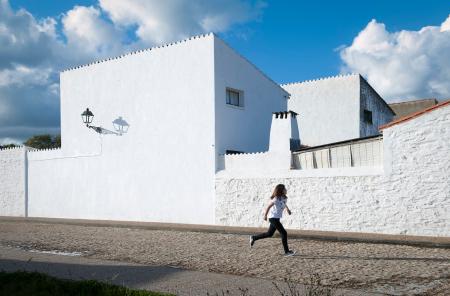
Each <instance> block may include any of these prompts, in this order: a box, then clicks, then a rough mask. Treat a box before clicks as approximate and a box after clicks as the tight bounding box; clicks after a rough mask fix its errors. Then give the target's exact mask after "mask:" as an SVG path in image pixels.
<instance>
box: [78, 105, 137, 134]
mask: <svg viewBox="0 0 450 296" xmlns="http://www.w3.org/2000/svg"><path fill="white" fill-rule="evenodd" d="M81 118H82V119H83V123H84V124H86V126H87V127H88V128H91V129H93V130H94V131H96V132H97V133H99V134H114V135H117V136H121V135H122V134H124V133H126V132H127V131H128V128H129V127H130V125H129V124H128V122H126V121H125V120H124V119H123V118H122V117H119V118H117V119H116V120H114V121H113V125H114V129H115V130H116V132H114V131H110V130H107V129H105V128H103V127H101V126H93V125H91V123H92V121H93V120H94V113H92V111H91V110H89V108H86V110H85V111H83V113H81Z"/></svg>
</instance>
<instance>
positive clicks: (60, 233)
mask: <svg viewBox="0 0 450 296" xmlns="http://www.w3.org/2000/svg"><path fill="white" fill-rule="evenodd" d="M289 243H290V246H291V247H292V248H294V249H296V250H297V251H298V255H297V256H295V257H291V258H286V257H283V256H281V253H282V247H281V243H280V239H279V238H272V239H267V240H263V241H258V242H257V243H256V245H255V246H254V248H253V249H249V247H248V236H246V235H237V234H223V233H203V232H192V231H164V230H148V229H136V228H125V227H99V226H83V225H63V224H46V223H38V222H33V223H25V222H20V221H9V222H7V221H1V222H0V246H10V247H15V248H22V249H27V250H33V249H34V250H41V251H42V250H44V251H45V250H47V251H49V250H58V251H64V252H80V253H81V255H82V257H83V258H80V260H84V259H89V260H90V259H92V260H112V261H118V262H127V263H128V264H131V263H133V264H135V263H137V264H143V265H145V266H176V267H178V268H182V269H184V270H196V271H198V272H207V273H208V274H209V273H225V274H229V275H235V276H236V275H238V276H245V277H248V278H259V279H264V280H266V283H267V285H269V286H270V285H271V281H273V280H283V279H288V280H289V281H292V282H296V283H308V282H309V280H310V276H311V274H314V273H316V274H318V275H319V276H320V278H321V279H322V283H323V284H325V285H328V286H333V285H336V286H338V287H339V288H345V289H357V290H359V291H366V292H380V293H389V294H394V295H414V294H416V295H448V294H446V293H447V291H450V249H444V248H423V247H413V246H402V245H384V244H369V243H348V242H329V241H313V240H305V239H290V240H289ZM183 273H184V272H183ZM170 274H174V276H175V275H176V274H179V273H170ZM205 281H206V280H205ZM189 282H192V281H190V280H188V281H186V283H185V284H183V285H186V287H189V285H188V283H189ZM230 282H232V283H238V285H240V282H239V281H238V280H237V279H234V278H232V280H230ZM211 283H214V282H211ZM255 285H256V286H258V285H259V284H255ZM261 285H262V284H261ZM267 285H266V286H263V287H267ZM211 286H212V287H214V286H215V284H211ZM220 287H226V285H220ZM234 287H236V286H234ZM267 289H268V288H267ZM263 290H266V288H264V289H263ZM259 295H262V294H259Z"/></svg>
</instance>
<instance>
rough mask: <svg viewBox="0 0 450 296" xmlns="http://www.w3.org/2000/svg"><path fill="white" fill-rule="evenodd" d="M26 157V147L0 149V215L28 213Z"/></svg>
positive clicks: (21, 215) (22, 214)
mask: <svg viewBox="0 0 450 296" xmlns="http://www.w3.org/2000/svg"><path fill="white" fill-rule="evenodd" d="M25 157H26V155H25V148H24V147H20V148H11V149H4V150H0V216H18V217H23V216H25V215H26V212H25V208H26V207H25V204H26V201H25V196H26V187H25V186H26V172H25V166H26V161H25Z"/></svg>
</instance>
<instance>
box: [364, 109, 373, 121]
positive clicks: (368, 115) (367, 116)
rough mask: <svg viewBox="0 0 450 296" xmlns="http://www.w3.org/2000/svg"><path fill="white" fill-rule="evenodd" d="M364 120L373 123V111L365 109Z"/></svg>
mask: <svg viewBox="0 0 450 296" xmlns="http://www.w3.org/2000/svg"><path fill="white" fill-rule="evenodd" d="M364 122H366V123H368V124H372V111H369V110H364Z"/></svg>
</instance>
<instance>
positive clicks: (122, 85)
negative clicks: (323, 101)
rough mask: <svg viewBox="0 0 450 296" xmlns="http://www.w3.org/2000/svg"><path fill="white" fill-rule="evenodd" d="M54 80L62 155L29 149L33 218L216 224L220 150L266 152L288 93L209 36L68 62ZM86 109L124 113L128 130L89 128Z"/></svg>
mask: <svg viewBox="0 0 450 296" xmlns="http://www.w3.org/2000/svg"><path fill="white" fill-rule="evenodd" d="M60 85H61V134H62V149H61V151H58V152H59V153H60V154H61V155H60V156H58V157H57V159H52V160H42V161H41V159H40V157H39V156H34V155H36V154H39V153H34V154H33V156H32V155H30V164H29V174H30V176H31V175H32V176H33V178H30V179H29V189H28V192H29V200H30V203H29V215H32V216H39V217H66V218H88V219H94V218H95V219H116V220H143V221H163V222H185V223H203V224H213V223H214V175H215V173H216V170H217V164H216V162H217V159H218V156H219V155H220V154H224V153H225V152H226V151H227V150H232V151H245V152H254V151H263V150H267V147H268V142H269V134H268V131H269V129H270V124H271V114H272V111H274V110H286V108H287V97H288V93H287V92H286V91H285V90H284V89H282V88H281V87H280V86H279V85H278V84H276V83H275V82H273V81H272V80H271V79H270V78H268V77H267V76H265V75H264V74H263V73H262V72H260V71H259V70H258V69H257V68H256V67H255V66H254V65H252V64H251V63H249V62H248V61H247V60H246V59H244V58H243V57H241V56H240V55H239V54H238V53H236V52H235V51H234V50H233V49H231V48H230V47H229V46H227V45H226V44H225V43H224V42H223V41H222V40H220V39H219V38H217V37H216V36H215V35H214V34H208V35H203V36H199V37H194V38H191V39H189V40H185V41H181V42H176V43H173V44H169V45H166V46H161V47H157V48H152V49H148V50H141V51H138V52H134V53H130V54H127V55H124V56H120V57H117V58H114V59H110V60H105V61H100V62H95V63H93V64H90V65H85V66H81V67H77V68H74V69H70V70H67V71H64V72H63V73H61V84H60ZM87 107H89V109H90V110H92V112H93V113H94V115H95V116H94V122H93V123H92V124H93V125H96V126H97V125H98V126H102V127H103V128H106V129H113V124H112V121H113V120H115V119H117V118H119V117H122V119H123V120H125V121H126V122H127V123H128V124H129V129H128V132H127V133H126V134H125V135H123V136H120V137H119V136H114V135H111V134H109V135H108V134H106V135H99V134H97V133H96V132H94V131H93V130H91V129H88V128H86V126H85V125H83V124H82V121H81V117H80V114H81V113H82V112H83V111H84V110H85V109H86V108H87ZM34 157H36V161H33V160H34ZM193 213H195V214H193Z"/></svg>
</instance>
